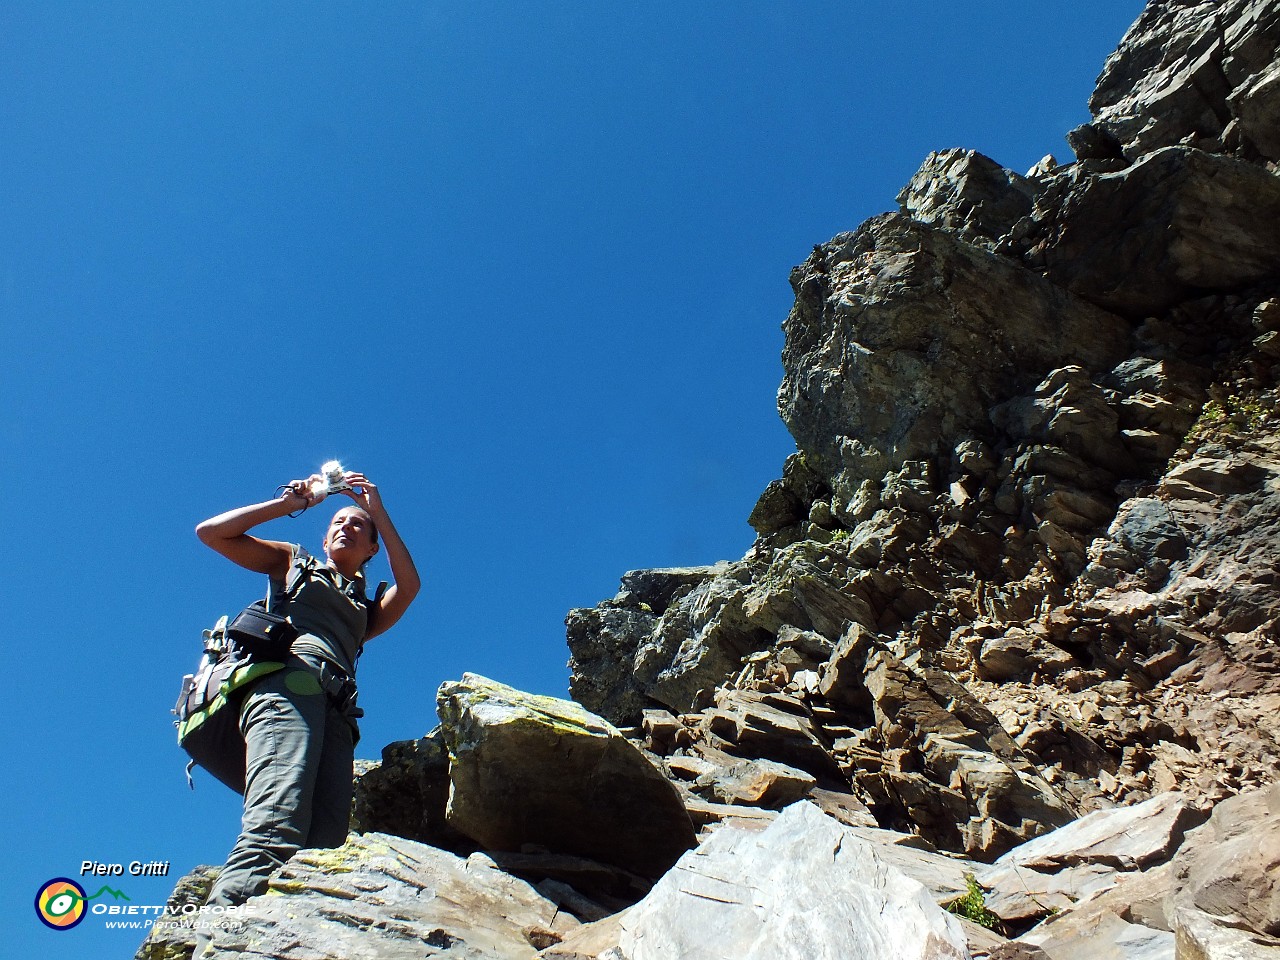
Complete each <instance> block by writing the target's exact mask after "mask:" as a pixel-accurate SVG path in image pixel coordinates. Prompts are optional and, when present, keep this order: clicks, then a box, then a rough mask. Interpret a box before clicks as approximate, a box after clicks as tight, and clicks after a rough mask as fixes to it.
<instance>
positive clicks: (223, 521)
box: [196, 477, 317, 579]
mask: <svg viewBox="0 0 1280 960" xmlns="http://www.w3.org/2000/svg"><path fill="white" fill-rule="evenodd" d="M315 479H317V478H316V477H311V478H308V479H307V480H292V481H290V482H289V484H288V491H287V492H286V493H285V494H284V496H282V497H278V498H277V499H275V500H264V501H263V502H262V503H254V504H250V505H249V506H247V507H237V508H236V509H234V510H228V511H227V512H226V513H220V514H218V515H217V516H216V517H210V518H209V519H208V520H205V521H204V522H203V523H200V524H199V525H197V526H196V536H197V537H199V538H200V542H201V543H203V544H205V545H206V546H208V547H211V548H213V549H214V550H216V551H218V553H220V554H222V555H223V556H224V557H226V558H227V559H228V560H230V561H231V562H232V563H236V564H239V565H240V566H242V567H244V568H245V569H246V570H252V571H253V572H254V573H265V574H268V575H270V576H272V577H275V578H276V579H283V578H284V576H285V574H286V573H288V571H289V563H290V561H291V559H292V549H293V548H292V547H291V546H290V545H289V544H287V543H281V542H280V541H279V540H261V539H259V538H258V537H251V536H249V531H250V530H252V529H253V528H254V527H256V526H257V525H258V524H260V523H265V522H266V521H268V520H275V519H276V518H277V517H283V516H285V515H286V514H290V513H293V512H294V511H295V510H299V509H304V508H306V507H309V506H311V504H312V502H314V500H315V498H314V497H313V496H312V494H311V482H312V480H315Z"/></svg>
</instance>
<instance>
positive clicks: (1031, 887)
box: [976, 793, 1204, 922]
mask: <svg viewBox="0 0 1280 960" xmlns="http://www.w3.org/2000/svg"><path fill="white" fill-rule="evenodd" d="M1203 820H1204V814H1203V813H1201V812H1200V811H1199V810H1197V809H1196V808H1195V807H1193V806H1192V805H1191V804H1190V803H1189V802H1188V801H1187V800H1186V798H1185V797H1183V796H1182V795H1181V794H1179V793H1165V794H1160V795H1159V796H1156V797H1153V798H1151V799H1150V800H1147V801H1145V802H1143V803H1139V804H1135V805H1134V806H1131V807H1121V808H1117V809H1113V810H1098V811H1095V812H1094V813H1091V814H1088V815H1087V816H1084V817H1081V818H1080V819H1079V820H1076V821H1075V822H1074V823H1070V824H1068V825H1067V826H1065V827H1060V828H1059V829H1057V830H1055V831H1053V832H1052V833H1048V834H1045V835H1044V836H1041V837H1037V838H1036V839H1034V840H1031V841H1029V842H1027V843H1024V844H1022V845H1021V846H1019V847H1015V848H1014V849H1013V850H1010V851H1009V852H1008V853H1006V854H1005V855H1004V856H1002V857H1001V858H1000V859H999V860H997V861H996V862H995V863H994V864H992V865H991V866H989V867H983V868H980V869H979V870H978V872H977V874H976V876H977V878H978V880H979V882H980V883H981V884H982V886H983V887H984V888H986V889H987V890H989V891H990V893H989V895H988V897H987V903H986V906H987V909H989V910H990V911H991V912H992V913H994V914H996V915H997V916H998V917H1000V918H1001V919H1002V920H1005V921H1010V922H1019V921H1027V920H1031V919H1034V918H1037V917H1043V916H1046V915H1048V914H1050V913H1052V912H1054V911H1062V910H1067V909H1069V908H1070V907H1072V906H1073V905H1075V904H1076V903H1078V902H1080V901H1083V900H1088V899H1090V898H1092V897H1095V896H1097V895H1098V894H1100V893H1102V892H1103V891H1105V890H1109V889H1110V888H1112V887H1113V886H1115V885H1116V884H1117V882H1118V880H1119V878H1120V877H1121V876H1122V875H1123V873H1125V872H1134V871H1140V870H1145V869H1146V868H1148V867H1151V866H1154V865H1157V864H1161V863H1164V862H1166V861H1167V860H1168V859H1169V858H1170V857H1171V856H1173V854H1174V852H1175V851H1176V850H1177V849H1178V847H1179V845H1180V844H1181V843H1182V841H1183V837H1184V836H1185V835H1186V832H1187V831H1188V830H1189V829H1191V828H1192V827H1194V826H1196V825H1197V824H1199V823H1200V822H1202V821H1203Z"/></svg>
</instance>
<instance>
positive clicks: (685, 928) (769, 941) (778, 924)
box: [618, 801, 969, 960]
mask: <svg viewBox="0 0 1280 960" xmlns="http://www.w3.org/2000/svg"><path fill="white" fill-rule="evenodd" d="M618 948H619V950H620V952H621V954H622V955H623V956H625V957H627V958H628V960H673V958H676V957H679V958H680V960H765V958H768V960H849V958H851V957H892V958H894V960H962V958H964V960H967V958H968V957H969V951H968V947H967V945H966V939H965V935H964V932H963V930H962V928H961V925H960V923H959V922H958V921H957V920H956V918H955V917H953V916H951V915H950V914H948V913H947V912H946V911H945V910H943V909H942V908H941V907H939V906H938V905H937V904H936V903H934V901H933V898H932V896H931V895H930V893H929V891H928V890H927V889H925V887H924V886H922V885H921V884H920V883H918V882H916V881H915V880H912V879H911V878H909V877H908V876H907V875H906V874H904V873H902V872H901V871H900V870H899V869H897V868H896V867H894V866H893V865H892V864H891V863H890V862H889V861H888V859H887V858H886V857H885V856H884V855H883V853H882V851H881V850H880V849H879V848H878V846H877V845H876V844H873V843H869V842H867V841H865V840H862V839H860V838H859V837H858V836H857V835H856V834H855V833H854V831H853V830H851V829H850V828H848V827H845V826H843V825H841V824H839V823H837V822H836V821H835V820H833V819H831V818H830V817H827V816H825V815H824V814H822V813H821V812H820V811H819V810H818V809H817V807H815V806H814V805H813V804H811V803H808V802H807V801H801V802H799V803H795V804H792V805H791V806H790V807H788V808H787V809H786V810H784V811H783V812H782V814H780V815H779V816H778V818H777V819H776V820H775V821H774V822H773V823H772V824H770V825H769V826H768V827H767V828H764V829H761V828H759V827H754V828H753V827H747V826H736V825H735V826H725V827H722V828H721V829H720V830H719V831H717V832H716V833H715V834H713V835H712V836H711V837H710V838H709V839H708V840H707V841H706V842H705V843H704V844H703V845H702V846H701V847H699V848H698V849H696V850H692V851H690V852H689V853H687V854H685V855H684V856H683V857H681V858H680V860H679V862H678V863H677V864H676V865H675V867H673V868H672V869H671V871H670V872H668V873H667V875H666V876H664V877H663V878H662V879H661V880H660V881H659V882H658V884H657V885H656V886H655V887H654V888H653V890H652V891H651V892H650V893H649V895H648V896H647V897H646V898H645V899H644V900H642V901H641V902H640V903H638V904H637V905H636V906H635V907H633V908H631V909H630V910H629V911H627V913H626V915H625V917H624V919H623V922H622V933H621V936H620V943H619V944H618Z"/></svg>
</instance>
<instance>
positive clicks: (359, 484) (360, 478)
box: [342, 470, 386, 521]
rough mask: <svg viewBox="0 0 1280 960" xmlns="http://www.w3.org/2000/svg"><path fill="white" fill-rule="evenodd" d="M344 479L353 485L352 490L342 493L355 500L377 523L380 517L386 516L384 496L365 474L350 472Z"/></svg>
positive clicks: (345, 474) (343, 476) (344, 475)
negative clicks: (383, 504)
mask: <svg viewBox="0 0 1280 960" xmlns="http://www.w3.org/2000/svg"><path fill="white" fill-rule="evenodd" d="M342 479H343V480H345V481H346V482H347V483H349V484H350V485H351V489H350V490H343V491H342V492H343V493H344V494H346V495H347V496H348V497H350V498H351V499H352V500H354V501H355V502H356V504H357V505H358V506H359V507H360V508H361V509H362V510H364V512H365V513H367V514H369V516H371V517H373V518H374V520H375V521H376V520H377V519H378V517H379V516H385V515H386V514H385V509H384V508H383V506H382V495H381V494H379V493H378V488H377V486H375V485H374V484H372V483H370V482H369V478H368V477H366V476H365V475H364V474H363V473H356V472H355V471H354V470H348V471H347V472H346V473H344V474H343V475H342Z"/></svg>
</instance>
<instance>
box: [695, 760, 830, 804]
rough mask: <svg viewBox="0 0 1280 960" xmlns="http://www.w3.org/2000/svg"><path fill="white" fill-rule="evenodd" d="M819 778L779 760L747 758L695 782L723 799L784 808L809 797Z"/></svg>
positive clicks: (725, 801) (717, 798) (716, 798)
mask: <svg viewBox="0 0 1280 960" xmlns="http://www.w3.org/2000/svg"><path fill="white" fill-rule="evenodd" d="M817 782H818V781H817V779H816V778H815V777H814V776H813V775H812V774H810V773H806V772H805V771H803V770H797V769H796V768H795V767H789V766H787V765H786V764H785V763H778V762H777V761H775V760H743V761H741V762H740V763H736V764H734V765H733V766H732V767H730V768H729V769H727V770H718V771H716V772H714V773H711V774H704V775H703V776H702V777H699V778H698V780H697V782H696V784H695V786H696V788H698V789H699V790H701V791H703V792H708V793H710V795H711V797H712V798H713V799H715V800H719V801H720V802H722V803H737V804H747V805H749V806H754V807H767V808H774V809H780V808H782V807H785V806H788V805H790V804H792V803H794V802H795V801H797V800H800V799H802V798H803V797H805V796H806V795H807V794H808V793H809V791H810V790H812V789H813V788H814V786H816V784H817Z"/></svg>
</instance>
